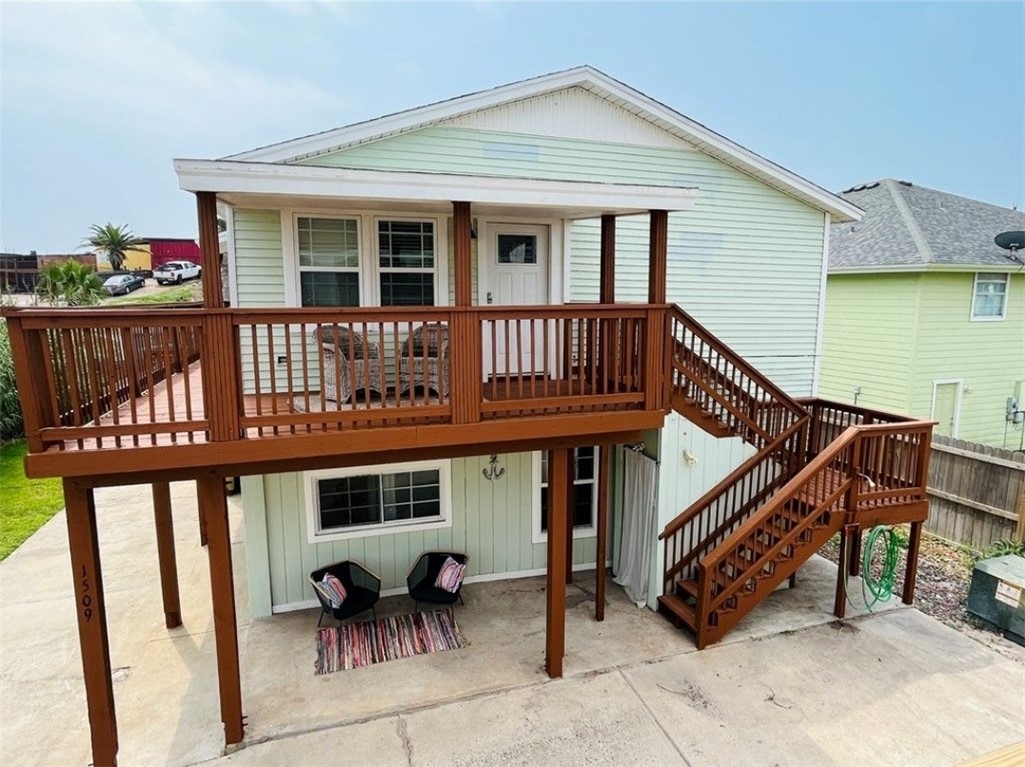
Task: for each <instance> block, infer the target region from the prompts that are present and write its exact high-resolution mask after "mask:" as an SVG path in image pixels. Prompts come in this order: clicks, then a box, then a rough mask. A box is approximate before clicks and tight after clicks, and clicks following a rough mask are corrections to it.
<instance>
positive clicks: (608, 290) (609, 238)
mask: <svg viewBox="0 0 1025 767" xmlns="http://www.w3.org/2000/svg"><path fill="white" fill-rule="evenodd" d="M599 269H600V275H599V280H600V282H599V285H598V303H599V304H614V303H616V217H615V216H611V215H605V216H602V217H601V262H600V266H599Z"/></svg>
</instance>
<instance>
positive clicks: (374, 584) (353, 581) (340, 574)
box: [310, 561, 381, 626]
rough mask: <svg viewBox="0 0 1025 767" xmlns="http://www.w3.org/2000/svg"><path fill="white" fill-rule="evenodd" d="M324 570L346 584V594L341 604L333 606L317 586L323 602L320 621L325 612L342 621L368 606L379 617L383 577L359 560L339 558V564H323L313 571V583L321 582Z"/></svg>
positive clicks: (321, 602) (315, 590)
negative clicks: (344, 560)
mask: <svg viewBox="0 0 1025 767" xmlns="http://www.w3.org/2000/svg"><path fill="white" fill-rule="evenodd" d="M324 573H331V574H332V575H333V576H335V577H336V578H337V579H338V580H340V581H341V582H342V585H343V586H345V591H346V597H345V601H344V602H342V604H341V606H340V607H332V606H331V603H330V602H328V601H327V599H325V598H324V595H323V594H321V593H320V591H318V590H317V589H316V588H314V589H313V593H314V594H316V596H317V601H318V602H320V618H319V619H318V620H317V625H318V626H320V622H321V621H322V620H324V616H325V615H331V616H333V617H334V618H336V619H337V620H338V622H339V623H341V622H342V621H343V620H345V619H346V618H351V617H352V616H354V615H359V614H360V613H361V612H364V611H365V610H371V611H372V612H373V614H374V617H375V618H376V617H377V609H376V605H377V600H378V599H380V597H381V578H380V576H378V575H377V574H376V573H374V572H372V571H370V570H368V569H367V568H366V567H364V566H363V565H361V564H360V563H359V562H352V561H348V562H338V563H337V564H333V565H328V566H327V567H321V568H320V569H319V570H314V571H313V572H312V573H310V585H311V586H312V585H313V584H314V583H320V581H321V579H322V578H323V577H324Z"/></svg>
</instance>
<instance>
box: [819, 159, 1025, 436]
mask: <svg viewBox="0 0 1025 767" xmlns="http://www.w3.org/2000/svg"><path fill="white" fill-rule="evenodd" d="M843 197H844V199H846V200H849V201H850V202H852V203H854V204H855V205H857V206H859V207H860V208H863V209H864V210H865V216H864V218H862V220H861V221H859V222H846V223H842V224H835V225H833V226H832V228H831V231H830V242H829V280H828V284H827V289H826V322H825V329H824V343H823V357H822V375H821V379H820V382H819V390H818V391H819V393H820V394H821V395H822V396H825V397H830V398H835V399H839V400H842V401H845V402H856V403H858V404H861V405H867V406H870V407H872V406H874V407H880V408H888V409H892V410H896V411H898V412H907V413H911V414H913V415H916V416H919V417H921V418H931V419H933V420H935V421H936V422H937V423H936V433H937V434H943V435H948V436H952V437H957V438H959V439H965V440H968V441H972V442H980V443H983V444H987V445H995V446H997V447H1007V448H1020V446H1021V445H1022V439H1023V430H1022V429H1023V427H1022V416H1021V415H1018V416H1017V417H1016V416H1015V413H1016V412H1019V413H1020V412H1021V411H1023V410H1025V253H1018V254H1017V255H1015V254H1013V253H1011V252H1010V251H1007V250H1003V249H1002V248H1000V247H998V246H997V245H996V244H995V243H994V237H995V236H996V235H998V234H1000V233H1001V232H1005V231H1015V230H1018V231H1020V230H1025V213H1022V212H1020V211H1017V210H1012V209H1008V208H1001V207H998V206H996V205H990V204H987V203H984V202H980V201H978V200H970V199H968V198H965V197H959V196H957V195H953V194H948V193H946V192H940V191H937V190H935V189H929V188H927V187H923V186H917V185H915V184H912V183H910V182H907V181H895V180H893V179H884V180H882V181H877V182H874V183H870V184H863V185H860V186H856V187H853V188H852V189H848V190H847V191H845V192H844V193H843Z"/></svg>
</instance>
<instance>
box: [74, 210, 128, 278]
mask: <svg viewBox="0 0 1025 767" xmlns="http://www.w3.org/2000/svg"><path fill="white" fill-rule="evenodd" d="M89 231H90V232H91V235H90V236H89V238H88V239H87V240H86V241H85V243H84V244H86V245H91V246H92V247H93V249H94V250H98V251H100V252H101V253H106V254H107V258H109V259H110V268H111V269H113V270H114V271H115V272H119V271H121V267H123V266H124V265H125V257H126V254H127V253H128V251H129V250H133V249H134V248H136V247H138V246H139V245H140V244H141V242H142V241H141V240H140V239H139V238H138V237H136V236H135V235H133V234H132V233H131V232H130V231H128V224H122V225H121V226H114V225H113V224H111V223H109V222H108V223H107V225H106V226H100V225H99V224H93V225H92V227H90V229H89Z"/></svg>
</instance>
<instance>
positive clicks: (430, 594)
mask: <svg viewBox="0 0 1025 767" xmlns="http://www.w3.org/2000/svg"><path fill="white" fill-rule="evenodd" d="M449 557H452V559H454V560H455V561H456V562H458V563H459V564H461V565H465V564H467V563H468V562H469V561H470V558H469V557H468V556H467V555H466V554H462V553H460V552H458V551H425V552H424V553H423V554H421V555H420V558H419V559H417V560H416V563H415V564H414V565H413V567H412V569H410V571H409V574H408V575H407V576H406V588H407V589H408V590H409V596H411V597H412V598H413V601H414V602H416V609H417V610H419V609H420V603H421V602H430V603H432V604H436V605H454V604H455V603H456V602H457V601H458V602H459V604H463V587H462V584H460V586H459V588H458V589H456V590H455V591H445V590H444V589H439V588H438V587H437V586H435V585H434V581H435V579H437V577H438V573H439V572H441V566H442V565H443V564H445V560H446V559H448V558H449Z"/></svg>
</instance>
